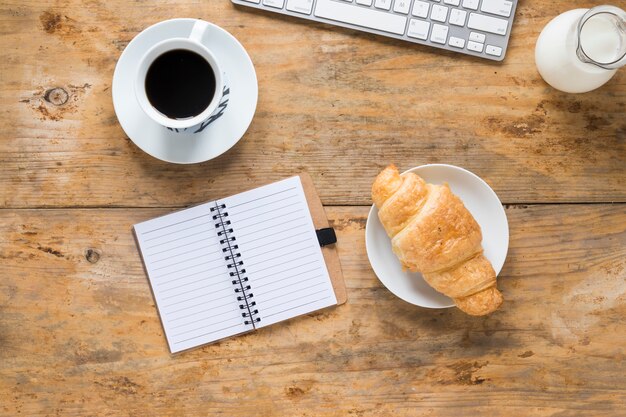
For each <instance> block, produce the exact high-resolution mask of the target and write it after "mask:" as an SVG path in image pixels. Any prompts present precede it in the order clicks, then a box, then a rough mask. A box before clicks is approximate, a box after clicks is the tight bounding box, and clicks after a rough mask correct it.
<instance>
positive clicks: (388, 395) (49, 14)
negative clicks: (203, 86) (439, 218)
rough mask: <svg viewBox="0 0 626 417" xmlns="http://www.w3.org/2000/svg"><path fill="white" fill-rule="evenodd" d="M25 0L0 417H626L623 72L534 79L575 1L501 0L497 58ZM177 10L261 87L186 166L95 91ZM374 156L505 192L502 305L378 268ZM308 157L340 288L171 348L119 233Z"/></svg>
mask: <svg viewBox="0 0 626 417" xmlns="http://www.w3.org/2000/svg"><path fill="white" fill-rule="evenodd" d="M45 3H46V2H39V1H32V0H28V1H15V0H8V1H4V2H2V5H0V16H1V17H0V32H1V37H0V50H2V51H3V53H2V59H1V60H0V87H1V88H0V105H1V107H0V112H1V114H2V117H1V119H0V131H1V132H2V133H1V134H0V204H1V208H0V415H3V416H20V415H22V416H57V415H59V416H113V415H119V416H182V415H189V416H191V415H213V414H215V415H226V416H234V415H244V416H250V415H255V416H287V415H294V416H331V415H341V416H344V415H345V416H389V415H407V416H415V415H420V416H439V415H441V416H459V415H470V414H476V415H488V416H498V415H501V416H511V415H513V416H521V415H524V416H526V415H536V416H561V417H563V416H579V415H592V416H609V415H619V414H621V415H623V414H622V413H623V412H624V409H625V408H626V378H625V374H626V365H625V363H626V360H625V359H626V357H625V351H624V346H625V345H626V324H625V321H624V318H625V314H626V116H625V112H626V71H625V70H623V69H622V70H621V71H620V72H618V74H617V75H616V76H615V77H614V78H613V80H612V81H610V82H609V83H608V84H607V85H605V86H604V87H602V88H601V89H599V90H597V91H595V92H592V93H589V94H584V95H568V94H563V93H559V92H557V91H554V90H553V89H551V88H549V87H548V86H547V85H546V84H544V82H543V81H542V80H541V79H540V77H539V75H538V73H537V71H536V69H535V67H534V59H533V47H534V42H535V40H536V38H537V36H538V34H539V32H540V30H541V28H542V27H543V26H544V25H545V24H546V23H547V22H548V21H549V20H550V19H551V18H552V17H553V16H555V15H557V14H559V13H560V12H563V11H565V10H568V9H570V8H572V7H575V6H574V5H573V4H572V3H571V2H569V1H565V0H554V1H550V2H545V1H539V0H534V1H531V0H526V1H524V0H522V1H520V5H519V8H518V12H517V16H516V19H515V24H514V27H513V35H512V38H511V43H510V49H509V53H508V56H507V58H506V60H505V61H504V63H502V64H494V63H490V62H487V61H482V60H478V59H474V58H469V57H464V56H461V55H456V54H452V53H447V52H440V51H437V50H434V49H430V48H427V47H421V46H416V45H410V44H405V43H402V42H399V41H395V40H389V39H384V38H380V37H375V36H370V35H366V34H362V33H358V32H354V31H350V30H344V29H338V28H332V27H328V26H325V25H321V24H312V23H306V22H302V21H298V20H295V19H291V18H284V17H280V16H275V15H270V14H268V13H256V12H251V11H248V10H244V9H237V8H235V7H234V6H232V4H231V3H230V2H229V1H228V0H199V1H198V0H179V1H170V2H146V1H118V0H116V1H106V2H105V1H99V0H95V1H84V2H81V1H76V0H59V1H54V2H47V3H48V4H45ZM576 3H577V5H578V4H579V5H580V7H588V6H590V5H592V4H595V3H596V2H587V1H580V2H576ZM613 3H614V4H616V5H619V6H621V7H624V8H626V3H625V2H624V1H623V0H619V1H618V0H614V1H613ZM172 17H198V18H203V19H206V20H209V21H212V22H214V23H216V24H218V25H220V26H222V27H224V28H225V29H227V30H228V31H230V32H231V33H232V34H233V35H235V36H236V37H237V38H238V39H239V40H240V41H241V42H242V43H243V45H244V46H245V47H246V48H247V50H248V52H249V54H250V56H251V58H252V60H253V62H254V64H255V66H256V70H257V75H258V79H259V103H258V108H257V112H256V116H255V118H254V120H253V122H252V125H251V127H250V129H249V131H248V132H247V134H246V136H245V137H244V139H243V140H242V141H241V142H240V143H239V144H238V145H237V146H236V147H234V148H233V149H232V150H230V151H229V152H227V153H226V154H225V155H223V156H222V157H220V158H217V159H216V160H213V161H211V162H207V163H203V164H198V165H193V166H175V165H169V164H166V163H163V162H160V161H158V160H155V159H153V158H151V157H149V156H148V155H146V154H144V153H143V152H141V151H140V150H139V149H138V148H137V147H135V145H133V143H132V142H131V141H130V140H129V139H128V138H127V137H126V136H125V134H124V132H123V131H122V129H121V127H120V126H119V124H118V122H117V119H116V117H115V114H114V111H113V106H112V102H111V79H112V75H113V70H114V67H115V63H116V61H117V59H118V57H119V55H120V53H121V51H122V50H123V49H124V47H125V46H126V45H127V44H128V42H129V41H130V40H131V39H132V38H133V37H134V36H135V35H136V34H137V33H139V32H140V31H141V30H142V29H144V28H145V27H147V26H149V25H151V24H153V23H155V22H158V21H160V20H164V19H168V18H172ZM389 162H395V163H396V164H398V165H399V166H400V167H401V168H403V169H404V168H409V167H412V166H416V165H421V164H425V163H434V162H441V163H450V164H455V165H460V166H463V167H465V168H468V169H470V170H471V171H473V172H475V173H477V174H478V175H480V176H481V177H482V178H484V179H485V180H486V181H487V182H488V183H489V184H490V185H491V186H492V187H493V188H494V190H495V191H496V192H497V193H498V195H499V196H500V197H501V199H502V200H503V202H504V203H505V205H506V213H507V216H508V218H509V222H510V230H511V243H510V249H509V255H508V259H507V262H506V264H505V266H504V270H503V271H502V273H501V275H500V280H499V282H500V284H499V285H500V288H501V289H502V291H503V293H504V296H505V298H506V303H505V304H504V306H503V308H502V309H501V310H500V311H498V312H496V313H495V314H493V315H491V316H489V317H484V318H472V317H468V316H466V315H464V314H463V313H461V312H459V311H458V310H456V309H447V310H426V309H421V308H417V307H413V306H411V305H409V304H406V303H404V302H403V301H401V300H399V299H397V298H395V297H394V296H393V295H392V294H391V293H390V292H389V291H387V290H386V289H385V288H384V287H383V286H382V284H381V283H380V282H379V281H378V279H377V278H376V276H375V275H374V273H373V272H372V270H371V269H370V266H369V263H368V260H367V257H366V253H365V246H364V227H365V219H366V216H367V211H368V206H369V204H370V197H369V190H370V184H371V181H372V180H373V178H374V176H375V174H376V173H377V172H378V171H379V170H380V169H381V168H382V167H383V166H385V165H386V164H387V163H389ZM303 169H304V170H307V171H308V172H309V173H310V174H311V175H312V176H313V179H314V181H315V183H316V186H317V188H318V190H319V193H320V195H321V197H322V200H323V202H324V204H325V205H326V206H327V213H328V216H329V218H330V219H331V222H332V224H333V225H334V227H335V228H336V230H337V232H338V236H339V245H338V247H339V251H340V256H341V262H342V265H343V270H344V274H345V278H346V283H347V287H348V295H349V301H348V303H347V304H346V305H344V306H341V307H339V308H336V309H334V310H329V311H327V312H323V313H317V314H311V315H309V316H307V317H303V318H300V319H296V320H292V321H290V322H288V323H284V324H280V325H276V326H273V327H271V328H267V329H265V330H263V331H259V332H256V333H254V334H250V335H247V336H243V337H238V338H234V339H231V340H227V341H223V342H221V343H216V344H214V345H211V346H207V347H204V348H201V349H198V350H194V351H192V352H188V353H185V354H183V355H179V356H176V357H171V356H170V355H169V354H168V351H167V347H166V343H165V339H164V336H163V332H162V329H161V325H160V323H159V320H158V318H157V314H156V311H155V307H154V303H153V300H152V297H151V295H150V291H149V287H148V283H147V280H146V277H145V276H144V273H143V271H142V268H141V264H140V261H139V256H138V254H137V250H136V248H135V245H134V243H133V239H132V237H131V233H130V227H131V225H132V224H133V223H136V222H138V221H141V220H144V219H148V218H150V217H153V216H156V215H159V214H163V213H167V212H169V211H171V210H172V208H175V207H183V206H186V205H189V204H194V203H198V202H202V201H206V200H209V199H211V198H214V197H219V196H223V195H227V194H231V193H233V192H235V191H238V190H244V189H247V188H251V187H253V186H257V185H261V184H264V183H267V182H270V181H272V180H277V179H280V178H283V177H285V176H288V175H291V174H293V173H295V172H297V171H299V170H303Z"/></svg>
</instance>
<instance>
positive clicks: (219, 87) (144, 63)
mask: <svg viewBox="0 0 626 417" xmlns="http://www.w3.org/2000/svg"><path fill="white" fill-rule="evenodd" d="M211 28H212V25H211V24H210V23H208V22H205V21H204V20H197V21H196V22H195V24H194V25H193V28H192V29H191V33H190V34H189V37H187V38H172V39H166V40H163V41H161V42H159V43H157V44H156V45H154V46H153V47H152V48H150V49H149V50H148V51H147V52H146V53H145V54H144V55H143V57H142V58H141V60H140V61H139V67H138V68H137V76H136V77H135V96H136V97H137V101H138V102H139V105H140V106H141V108H142V110H143V111H144V112H145V113H146V115H148V117H150V118H151V119H152V120H154V121H155V122H157V123H158V124H160V125H162V126H164V127H166V128H168V129H169V130H171V131H174V132H191V133H198V132H200V131H202V130H203V129H204V128H205V127H206V126H208V125H209V124H210V123H212V122H213V121H215V120H216V119H217V118H219V117H220V116H221V115H222V114H223V112H224V111H225V109H226V106H227V104H228V97H227V96H228V94H229V87H228V86H225V78H226V76H225V74H224V73H223V72H222V69H221V68H220V66H219V64H218V62H217V59H216V58H215V56H214V55H213V53H211V51H210V50H209V49H208V48H207V47H206V46H204V44H203V43H202V39H203V38H204V37H205V36H206V35H207V34H210V31H211ZM177 49H185V50H188V51H192V52H195V53H197V54H198V55H200V56H201V57H203V58H204V59H205V60H206V61H207V63H208V64H209V65H210V66H211V69H212V70H213V74H214V76H215V93H214V96H213V98H212V100H211V102H210V103H209V105H208V106H207V107H206V108H205V109H204V110H203V111H202V113H200V114H198V115H195V116H193V117H188V118H184V119H174V118H170V117H168V116H166V115H165V114H163V113H161V112H160V111H159V110H157V109H156V108H155V107H154V106H153V105H152V104H151V103H150V100H149V99H148V96H147V93H146V75H147V74H148V70H149V69H150V66H151V65H152V63H153V62H154V60H155V59H157V58H158V57H159V56H161V55H163V54H164V53H166V52H169V51H172V50H177Z"/></svg>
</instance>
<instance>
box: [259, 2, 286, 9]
mask: <svg viewBox="0 0 626 417" xmlns="http://www.w3.org/2000/svg"><path fill="white" fill-rule="evenodd" d="M263 4H264V5H266V6H270V7H275V8H277V9H282V8H283V6H284V5H285V0H263Z"/></svg>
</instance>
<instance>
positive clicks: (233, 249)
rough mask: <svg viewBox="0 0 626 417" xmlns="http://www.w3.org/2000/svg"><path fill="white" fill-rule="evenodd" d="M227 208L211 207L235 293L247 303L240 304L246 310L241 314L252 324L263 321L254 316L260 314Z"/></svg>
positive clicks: (224, 206)
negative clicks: (255, 307)
mask: <svg viewBox="0 0 626 417" xmlns="http://www.w3.org/2000/svg"><path fill="white" fill-rule="evenodd" d="M225 209H226V205H225V204H217V203H216V204H215V207H211V212H213V213H215V214H214V215H213V220H215V221H216V223H215V228H216V229H218V232H217V235H218V236H220V237H222V236H223V238H222V239H220V244H221V245H222V246H223V247H222V252H223V253H225V254H226V256H225V257H224V259H225V260H226V261H227V262H228V263H227V264H226V267H227V268H228V269H232V271H230V272H229V274H230V276H231V277H232V278H234V279H233V280H232V284H233V285H234V286H236V288H235V293H237V301H244V302H245V304H239V309H241V310H244V311H243V312H242V313H241V316H242V317H244V318H246V320H244V322H243V323H244V324H246V325H248V324H252V325H253V326H254V323H258V322H260V321H261V318H260V317H254V316H256V315H257V314H259V310H258V309H253V307H254V306H256V301H252V298H253V297H254V294H253V293H252V292H249V291H250V290H251V289H252V287H251V286H250V285H249V284H246V283H247V282H248V281H249V280H248V277H247V276H245V274H246V270H245V268H243V261H242V260H241V259H240V258H241V253H240V252H237V249H239V245H237V244H236V243H234V242H236V241H237V238H236V237H235V236H232V235H231V234H232V233H233V229H232V227H228V226H230V220H226V218H227V217H228V212H226V211H224V210H225Z"/></svg>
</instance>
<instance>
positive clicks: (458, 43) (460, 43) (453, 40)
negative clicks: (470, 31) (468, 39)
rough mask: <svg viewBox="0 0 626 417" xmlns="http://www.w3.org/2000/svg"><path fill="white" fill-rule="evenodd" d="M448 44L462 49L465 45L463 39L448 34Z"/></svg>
mask: <svg viewBox="0 0 626 417" xmlns="http://www.w3.org/2000/svg"><path fill="white" fill-rule="evenodd" d="M448 45H450V46H454V47H455V48H461V49H463V48H464V47H465V39H462V38H455V37H454V36H450V40H449V41H448Z"/></svg>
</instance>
